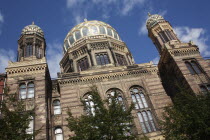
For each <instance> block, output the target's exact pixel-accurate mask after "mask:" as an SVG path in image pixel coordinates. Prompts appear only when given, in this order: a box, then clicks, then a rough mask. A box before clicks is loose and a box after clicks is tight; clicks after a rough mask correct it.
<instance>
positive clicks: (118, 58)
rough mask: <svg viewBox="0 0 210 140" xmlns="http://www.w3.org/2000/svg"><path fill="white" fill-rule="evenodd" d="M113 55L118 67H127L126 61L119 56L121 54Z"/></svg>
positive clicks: (122, 56)
mask: <svg viewBox="0 0 210 140" xmlns="http://www.w3.org/2000/svg"><path fill="white" fill-rule="evenodd" d="M115 55H116V58H117V62H118V64H119V65H121V66H125V65H127V61H126V59H125V57H124V55H121V54H118V53H115Z"/></svg>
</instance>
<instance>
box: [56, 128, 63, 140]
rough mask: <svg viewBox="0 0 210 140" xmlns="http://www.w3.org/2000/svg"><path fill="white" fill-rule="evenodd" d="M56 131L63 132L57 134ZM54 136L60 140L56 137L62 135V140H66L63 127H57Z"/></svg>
mask: <svg viewBox="0 0 210 140" xmlns="http://www.w3.org/2000/svg"><path fill="white" fill-rule="evenodd" d="M56 130H61V132H58V133H56ZM54 135H55V140H58V139H57V137H56V135H57V136H58V135H62V140H64V134H63V129H62V128H61V127H56V128H55V129H54Z"/></svg>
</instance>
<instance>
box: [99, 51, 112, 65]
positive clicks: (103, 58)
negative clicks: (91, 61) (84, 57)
mask: <svg viewBox="0 0 210 140" xmlns="http://www.w3.org/2000/svg"><path fill="white" fill-rule="evenodd" d="M96 62H97V64H98V65H106V64H109V63H110V61H109V56H108V54H107V53H98V54H96Z"/></svg>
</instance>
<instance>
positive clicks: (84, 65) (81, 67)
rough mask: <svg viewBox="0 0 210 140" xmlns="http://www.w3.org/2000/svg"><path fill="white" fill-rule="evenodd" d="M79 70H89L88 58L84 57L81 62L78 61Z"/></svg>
mask: <svg viewBox="0 0 210 140" xmlns="http://www.w3.org/2000/svg"><path fill="white" fill-rule="evenodd" d="M77 68H78V71H83V70H87V69H88V68H89V63H88V58H87V57H83V58H81V59H80V60H78V61H77Z"/></svg>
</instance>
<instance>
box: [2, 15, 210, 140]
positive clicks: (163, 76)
mask: <svg viewBox="0 0 210 140" xmlns="http://www.w3.org/2000/svg"><path fill="white" fill-rule="evenodd" d="M146 26H147V29H148V35H149V37H150V38H151V40H152V41H153V43H154V45H155V46H156V48H157V50H158V52H159V54H160V61H159V64H158V66H155V65H153V64H152V62H149V63H143V64H135V62H134V59H133V57H132V54H131V52H130V51H129V48H128V47H127V45H126V44H125V43H124V42H123V41H122V40H121V39H120V36H119V35H118V33H117V31H116V30H115V29H114V28H113V27H111V26H110V25H108V24H107V23H104V22H101V21H96V20H94V21H87V20H85V21H84V22H82V23H80V24H78V25H77V26H75V27H74V28H73V29H71V30H70V31H69V33H68V34H67V36H66V38H65V39H64V46H63V50H64V51H63V58H62V60H61V61H60V68H61V72H60V73H58V78H56V79H53V80H52V79H51V78H50V73H49V70H48V65H47V61H46V58H45V51H46V43H45V38H44V32H43V31H42V30H41V28H40V27H38V26H37V25H34V23H33V24H32V25H28V26H26V27H25V28H24V29H23V30H22V33H21V36H20V39H19V40H18V61H17V62H9V65H8V67H7V68H6V75H5V77H6V85H7V86H8V87H9V88H10V92H11V93H14V92H17V93H18V95H19V98H20V99H22V100H24V101H25V103H26V108H27V109H31V108H33V107H34V106H37V108H36V112H35V113H36V116H34V128H33V130H37V129H39V128H42V129H41V133H40V134H38V135H37V136H36V137H35V138H34V139H37V140H39V139H47V140H63V139H64V140H67V139H68V137H69V135H72V134H73V133H72V132H70V131H69V130H68V128H67V121H66V118H67V117H68V115H67V109H68V108H70V109H71V111H72V113H73V115H74V116H79V115H81V114H83V113H85V112H84V108H83V106H82V104H81V102H80V98H83V97H86V96H87V93H88V92H89V91H90V87H91V86H92V85H96V86H97V88H98V90H99V92H100V96H101V97H102V99H106V98H107V96H108V94H111V91H112V90H113V89H117V91H119V92H120V95H121V96H120V100H123V102H124V103H125V105H130V104H131V103H132V102H133V103H134V104H135V109H134V110H133V115H134V120H133V122H134V124H135V127H134V128H132V129H134V130H135V132H136V133H137V134H138V135H139V136H141V135H142V134H145V135H146V136H148V137H149V138H150V139H151V140H163V139H164V138H163V136H162V135H161V132H160V129H159V126H158V123H157V121H158V120H159V119H161V117H162V113H163V109H164V107H165V106H167V105H169V104H171V98H173V96H174V94H176V88H177V87H176V82H178V83H180V84H181V85H182V86H183V87H184V88H186V89H189V90H191V91H193V92H195V93H197V94H199V93H201V94H202V92H203V91H204V90H205V89H206V90H209V89H210V79H209V75H210V73H209V70H210V67H209V62H208V60H204V59H203V58H202V57H201V55H200V52H199V48H198V47H197V46H196V45H195V44H193V42H189V43H183V42H181V41H180V40H179V39H178V37H177V36H176V34H175V33H174V31H173V28H172V26H171V25H170V24H169V22H168V21H166V20H165V19H164V18H163V17H162V16H160V15H150V14H149V18H148V20H147V25H146ZM61 49H62V48H61ZM146 120H149V121H146ZM58 132H59V133H58ZM58 134H59V136H58ZM59 138H60V139H59Z"/></svg>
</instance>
